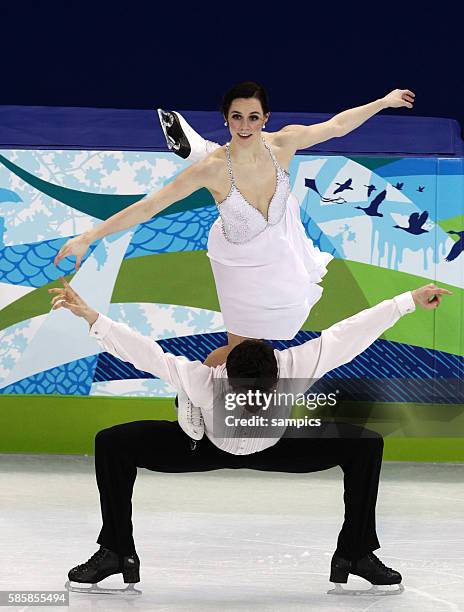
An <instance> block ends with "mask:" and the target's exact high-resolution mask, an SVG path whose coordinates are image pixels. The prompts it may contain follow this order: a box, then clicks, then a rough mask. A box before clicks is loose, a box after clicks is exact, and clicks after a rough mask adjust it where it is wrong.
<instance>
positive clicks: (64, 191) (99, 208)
mask: <svg viewBox="0 0 464 612" xmlns="http://www.w3.org/2000/svg"><path fill="white" fill-rule="evenodd" d="M0 163H2V164H3V165H4V166H5V167H6V168H8V170H10V171H11V172H13V173H14V174H16V176H18V177H19V178H21V179H22V180H23V181H25V182H26V183H28V184H29V185H31V186H32V187H34V188H35V189H37V191H40V192H42V193H44V194H45V195H48V196H50V197H51V198H53V199H54V200H58V201H59V202H62V203H63V204H66V205H67V206H70V207H71V208H74V209H75V210H79V211H81V212H83V213H86V214H87V215H91V216H92V217H95V218H96V219H102V220H105V219H108V218H109V217H111V216H113V215H114V214H116V213H118V212H120V211H121V210H124V209H125V208H127V207H128V206H130V205H131V204H134V202H138V201H139V200H141V199H142V198H144V197H145V196H146V195H147V194H145V193H138V194H132V195H118V194H109V193H88V192H85V191H79V190H77V189H69V188H68V187H61V186H60V185H55V184H53V183H50V182H48V181H45V180H43V179H41V178H39V177H37V176H34V175H33V174H31V173H30V172H28V171H27V170H24V169H23V168H21V167H20V166H17V165H16V164H14V163H13V162H11V161H10V160H9V159H7V158H6V157H4V156H3V155H0ZM211 204H214V199H213V196H212V195H211V194H210V192H209V191H208V190H207V189H205V188H203V189H199V190H197V191H195V192H194V193H192V194H191V195H189V196H188V197H186V198H183V199H182V200H179V201H178V202H174V203H173V204H171V205H170V206H168V207H167V208H165V209H164V210H163V211H161V212H160V213H159V215H158V216H161V217H164V216H165V215H171V214H173V213H178V212H184V211H186V210H193V209H195V208H200V207H202V206H208V205H211Z"/></svg>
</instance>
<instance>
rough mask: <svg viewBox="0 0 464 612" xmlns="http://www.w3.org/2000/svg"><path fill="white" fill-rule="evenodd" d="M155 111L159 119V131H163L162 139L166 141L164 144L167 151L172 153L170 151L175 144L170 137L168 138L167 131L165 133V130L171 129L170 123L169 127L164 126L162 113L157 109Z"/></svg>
mask: <svg viewBox="0 0 464 612" xmlns="http://www.w3.org/2000/svg"><path fill="white" fill-rule="evenodd" d="M157 111H158V117H159V122H160V125H161V129H162V130H163V133H164V137H165V139H166V144H167V146H168V149H169V150H170V151H172V149H173V148H174V147H175V145H176V143H175V142H174V140H173V138H171V136H169V134H168V131H167V128H168V127H171V125H172V123H171V125H169V126H168V125H167V124H166V122H165V120H164V118H163V112H164V111H163V110H162V109H161V108H158V109H157Z"/></svg>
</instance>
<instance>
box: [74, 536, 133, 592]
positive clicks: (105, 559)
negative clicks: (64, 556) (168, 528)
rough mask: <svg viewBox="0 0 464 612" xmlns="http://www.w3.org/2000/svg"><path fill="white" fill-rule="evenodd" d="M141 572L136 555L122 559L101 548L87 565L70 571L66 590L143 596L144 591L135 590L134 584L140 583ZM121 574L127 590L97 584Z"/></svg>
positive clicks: (78, 566)
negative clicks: (81, 585)
mask: <svg viewBox="0 0 464 612" xmlns="http://www.w3.org/2000/svg"><path fill="white" fill-rule="evenodd" d="M139 570H140V561H139V558H138V556H137V554H136V553H134V554H133V555H129V556H127V557H120V556H119V555H117V554H116V553H115V552H113V551H112V550H108V548H104V547H103V546H101V547H100V550H98V551H97V552H96V553H95V554H94V555H92V556H91V557H90V559H89V560H88V561H86V563H83V564H81V565H77V566H76V567H73V568H72V569H71V570H69V573H68V578H69V580H68V581H67V582H66V584H65V588H66V589H67V590H68V591H74V592H76V593H106V594H109V595H112V594H120V593H122V594H124V595H141V594H142V591H139V590H138V589H135V588H134V584H135V583H136V582H140V573H139ZM121 573H122V576H123V579H124V582H125V583H126V584H127V587H126V588H125V589H109V588H105V587H100V586H98V584H97V582H100V581H101V580H104V579H105V578H108V576H112V575H113V574H121ZM71 582H77V583H79V584H82V583H84V584H90V585H91V586H90V587H78V586H74V585H72V584H71Z"/></svg>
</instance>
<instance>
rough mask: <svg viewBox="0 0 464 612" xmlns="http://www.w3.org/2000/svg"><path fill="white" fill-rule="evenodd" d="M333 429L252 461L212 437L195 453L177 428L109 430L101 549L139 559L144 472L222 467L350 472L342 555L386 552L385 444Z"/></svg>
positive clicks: (98, 463) (98, 460) (100, 449)
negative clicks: (382, 511)
mask: <svg viewBox="0 0 464 612" xmlns="http://www.w3.org/2000/svg"><path fill="white" fill-rule="evenodd" d="M333 427H334V426H333V425H332V426H328V428H327V429H325V430H324V431H322V432H321V433H320V434H319V435H318V437H313V438H290V437H285V438H282V439H280V440H279V441H278V442H277V443H276V444H275V445H274V446H272V447H270V448H268V449H266V450H263V451H261V452H258V453H253V454H251V455H232V454H230V453H226V452H224V451H222V450H220V449H218V448H217V447H216V446H215V445H214V444H213V443H212V442H210V440H209V439H208V438H207V437H206V436H204V437H203V439H202V440H200V441H199V442H197V445H196V447H195V448H193V446H194V445H193V444H192V441H191V439H190V438H189V437H188V436H187V435H186V434H185V433H184V432H183V431H182V429H181V428H180V426H179V424H178V423H177V421H174V422H171V421H135V422H132V423H125V424H122V425H115V426H114V427H109V428H107V429H103V430H102V431H99V432H98V433H97V435H96V437H95V471H96V477H97V484H98V489H99V492H100V504H101V512H102V519H103V527H102V529H101V532H100V535H99V537H98V539H97V542H98V543H99V544H101V545H102V546H105V547H106V548H109V549H110V550H113V551H115V552H117V553H118V554H120V555H129V554H131V553H133V552H135V544H134V540H133V536H132V501H131V500H132V490H133V487H134V482H135V478H136V476H137V468H138V467H143V468H147V469H149V470H153V471H156V472H171V473H177V472H204V471H210V470H218V469H221V468H232V469H239V468H248V469H254V470H264V471H274V472H293V473H306V472H317V471H320V470H326V469H328V468H331V467H334V466H340V467H341V468H342V470H343V473H344V502H345V518H344V522H343V526H342V529H341V531H340V534H339V536H338V543H337V549H336V552H337V553H338V554H340V555H341V556H342V557H344V558H345V559H350V560H353V561H354V560H357V559H360V558H362V557H363V556H365V555H366V554H367V553H368V552H370V551H372V550H376V549H377V548H379V546H380V545H379V541H378V539H377V535H376V531H375V504H376V501H377V490H378V484H379V476H380V468H381V464H382V452H383V439H382V437H381V436H380V435H379V434H377V433H376V432H373V431H370V430H368V429H364V428H362V427H358V426H354V425H345V424H339V425H337V426H336V427H337V431H336V432H335V434H334V430H333ZM334 435H338V436H339V437H333V436H334ZM310 487H311V480H310V479H308V489H310Z"/></svg>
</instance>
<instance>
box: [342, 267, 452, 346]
mask: <svg viewBox="0 0 464 612" xmlns="http://www.w3.org/2000/svg"><path fill="white" fill-rule="evenodd" d="M349 267H350V270H351V273H352V274H353V276H354V279H355V281H356V283H357V284H358V285H359V287H360V288H361V289H362V290H363V292H364V295H365V296H366V299H367V300H368V303H369V305H370V306H373V305H374V304H377V303H379V302H381V301H382V300H387V299H390V298H391V297H392V296H394V295H398V294H400V293H403V292H405V291H410V290H413V289H417V288H419V287H423V286H424V285H427V284H428V283H430V282H431V281H430V279H427V278H423V277H421V276H414V275H412V274H407V273H406V272H398V271H395V270H388V269H385V268H378V267H377V266H372V265H370V264H364V263H358V262H349ZM438 284H439V286H440V287H444V288H445V289H449V290H450V291H452V292H453V295H452V296H445V298H444V299H443V301H442V303H441V304H440V308H439V310H437V311H433V312H431V311H427V310H424V309H423V308H417V309H416V312H415V313H413V314H411V315H406V316H404V317H401V319H400V320H399V321H398V322H397V323H396V324H395V325H394V326H393V327H391V328H390V329H388V330H387V331H386V332H385V333H384V334H383V335H382V336H381V337H382V338H384V339H385V340H391V341H395V342H402V343H404V344H413V345H415V346H421V347H424V348H433V349H435V350H437V351H445V352H448V353H454V354H459V351H462V346H461V347H459V344H457V342H458V340H459V334H456V327H457V326H458V324H459V322H460V321H461V317H462V300H463V297H464V292H463V290H462V289H461V288H459V287H455V286H453V285H447V284H446V283H438ZM352 314H354V313H352ZM438 317H440V318H441V319H443V320H447V321H448V322H451V321H454V322H455V323H454V324H453V325H448V326H447V327H446V328H444V329H443V330H441V333H440V334H437V333H435V324H436V320H437V318H438ZM334 322H335V321H334Z"/></svg>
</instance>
